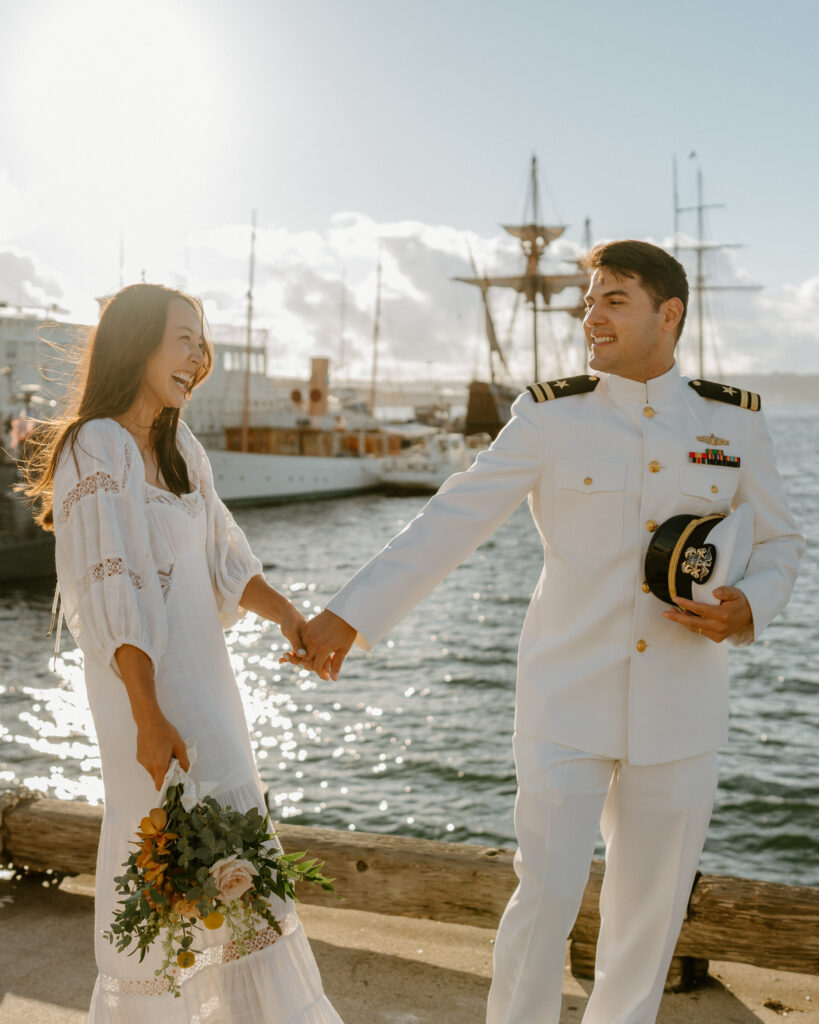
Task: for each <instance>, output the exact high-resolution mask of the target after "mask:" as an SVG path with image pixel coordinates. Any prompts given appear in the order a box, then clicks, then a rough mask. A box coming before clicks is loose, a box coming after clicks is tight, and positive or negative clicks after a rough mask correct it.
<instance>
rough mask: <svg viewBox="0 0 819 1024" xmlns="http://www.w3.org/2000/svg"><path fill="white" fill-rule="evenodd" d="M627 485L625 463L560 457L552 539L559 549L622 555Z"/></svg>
mask: <svg viewBox="0 0 819 1024" xmlns="http://www.w3.org/2000/svg"><path fill="white" fill-rule="evenodd" d="M625 487H626V466H625V464H624V463H619V462H594V461H590V460H585V459H584V460H580V459H578V460H570V459H558V460H557V461H556V462H555V466H554V518H553V524H552V525H553V529H552V535H551V536H550V537H549V538H548V539H549V541H550V542H551V543H552V544H553V546H554V547H555V548H556V549H557V550H559V551H567V552H571V553H572V554H578V555H597V556H600V557H608V558H610V557H612V556H614V555H616V554H619V552H620V548H621V546H622V543H623V494H624V491H625Z"/></svg>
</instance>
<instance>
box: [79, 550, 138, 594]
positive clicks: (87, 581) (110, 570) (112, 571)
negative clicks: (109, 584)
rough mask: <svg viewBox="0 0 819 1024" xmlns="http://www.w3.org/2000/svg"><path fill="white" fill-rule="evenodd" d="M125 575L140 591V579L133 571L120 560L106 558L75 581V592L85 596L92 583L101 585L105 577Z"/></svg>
mask: <svg viewBox="0 0 819 1024" xmlns="http://www.w3.org/2000/svg"><path fill="white" fill-rule="evenodd" d="M126 573H127V575H128V578H129V579H130V581H131V583H132V584H133V585H134V586H135V587H136V589H137V590H142V577H141V576H140V575H139V573H136V572H134V570H133V569H129V568H128V567H127V566H126V564H125V562H123V560H122V559H121V558H106V559H105V561H104V562H97V564H96V565H92V566H91V568H90V569H89V570H88V572H87V573H86V574H85V575H84V576H81V577H80V579H78V580H77V590H78V592H79V593H80V594H87V593H88V591H89V589H90V587H91V584H92V583H102V581H103V580H104V579H105V578H106V577H107V576H124V575H126Z"/></svg>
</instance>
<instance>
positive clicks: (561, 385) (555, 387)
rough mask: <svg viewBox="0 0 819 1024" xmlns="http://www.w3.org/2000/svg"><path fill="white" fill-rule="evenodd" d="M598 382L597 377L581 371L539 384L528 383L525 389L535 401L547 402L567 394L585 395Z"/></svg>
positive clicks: (592, 389)
mask: <svg viewBox="0 0 819 1024" xmlns="http://www.w3.org/2000/svg"><path fill="white" fill-rule="evenodd" d="M599 383H600V378H599V377H590V376H589V375H588V374H585V373H583V374H581V375H580V376H579V377H561V378H559V379H558V380H546V381H543V382H542V383H541V384H529V385H527V388H526V390H527V391H528V392H529V394H530V395H531V396H532V398H534V400H535V401H536V402H549V401H551V400H552V399H553V398H565V397H566V396H567V395H585V394H586V392H587V391H594V389H595V388H596V387H597V385H598V384H599Z"/></svg>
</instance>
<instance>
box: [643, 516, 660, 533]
mask: <svg viewBox="0 0 819 1024" xmlns="http://www.w3.org/2000/svg"><path fill="white" fill-rule="evenodd" d="M657 525H658V524H657V523H655V522H654V520H653V519H649V520H648V521H647V522H646V529H647V530H648V532H649V533H654V531H655V530H656V529H657Z"/></svg>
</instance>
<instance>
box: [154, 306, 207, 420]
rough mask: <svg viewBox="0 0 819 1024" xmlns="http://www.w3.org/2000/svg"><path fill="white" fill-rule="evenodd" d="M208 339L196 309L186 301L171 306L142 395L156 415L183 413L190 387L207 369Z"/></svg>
mask: <svg viewBox="0 0 819 1024" xmlns="http://www.w3.org/2000/svg"><path fill="white" fill-rule="evenodd" d="M204 345H205V339H204V337H203V335H202V324H201V322H200V319H199V314H198V313H197V311H196V310H195V309H194V307H193V306H192V305H191V304H190V303H189V302H186V301H185V300H184V299H180V298H174V299H171V301H170V303H169V304H168V315H167V318H166V320H165V331H164V333H163V335H162V341H161V342H160V344H159V348H157V349H156V351H154V352H152V353H151V355H150V356H148V358H147V359H146V361H145V370H144V373H143V378H142V387H141V388H140V395H141V397H142V399H143V400H144V402H145V404H146V405H147V406H148V407H149V408H150V409H151V410H153V411H154V413H156V412H159V410H160V409H164V408H168V407H171V408H177V409H181V408H182V406H183V405H184V404H185V401H186V399H187V397H188V395H189V394H190V390H191V388H190V384H191V380H192V379H193V376H194V374H195V373H196V371H197V370H198V369H199V368H200V367H201V366H202V365H203V363H204V361H205V357H204V354H203V348H204Z"/></svg>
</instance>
